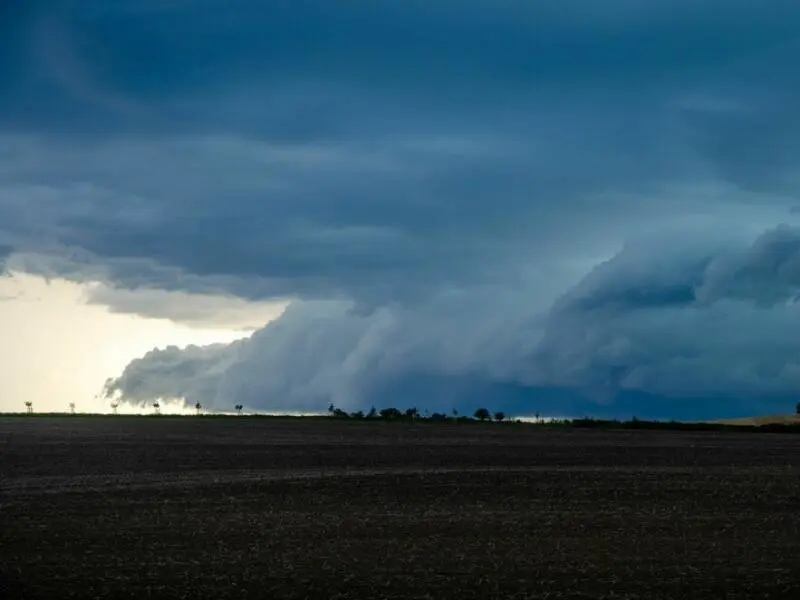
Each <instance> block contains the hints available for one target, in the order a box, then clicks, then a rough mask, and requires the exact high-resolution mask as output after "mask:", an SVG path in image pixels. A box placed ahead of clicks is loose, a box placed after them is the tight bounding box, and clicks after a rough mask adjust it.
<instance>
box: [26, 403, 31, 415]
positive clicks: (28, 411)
mask: <svg viewBox="0 0 800 600" xmlns="http://www.w3.org/2000/svg"><path fill="white" fill-rule="evenodd" d="M25 412H26V413H28V414H29V415H32V414H33V402H31V401H30V400H28V401H27V402H26V403H25Z"/></svg>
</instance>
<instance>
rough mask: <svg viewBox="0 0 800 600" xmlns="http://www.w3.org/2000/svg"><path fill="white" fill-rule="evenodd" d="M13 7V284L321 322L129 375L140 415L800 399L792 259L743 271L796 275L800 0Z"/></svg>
mask: <svg viewBox="0 0 800 600" xmlns="http://www.w3.org/2000/svg"><path fill="white" fill-rule="evenodd" d="M529 5H530V6H529ZM11 6H12V7H16V8H15V9H14V10H12V11H11V12H9V10H8V9H6V12H8V13H9V14H13V16H14V18H13V19H3V20H1V21H2V23H3V25H0V28H3V29H1V30H0V34H6V35H0V39H2V40H3V41H2V44H3V48H4V49H5V50H8V52H4V53H3V57H4V58H3V59H2V62H0V82H3V83H2V84H0V244H5V245H6V246H8V247H9V248H13V250H14V253H15V255H14V256H12V258H11V259H10V262H11V265H12V267H13V266H14V265H17V268H25V269H27V270H30V271H34V272H41V273H54V272H55V273H60V274H62V275H64V276H68V277H71V278H74V279H87V278H94V279H102V280H105V281H107V282H109V283H110V284H113V285H115V286H118V287H120V288H128V289H133V290H136V289H141V288H159V289H166V290H181V291H189V292H213V293H220V292H222V293H229V294H234V295H237V296H240V297H243V298H248V299H253V300H255V299H258V300H262V299H270V298H296V299H302V301H300V300H298V301H297V302H296V304H295V306H294V307H293V308H291V309H290V310H289V311H287V313H286V314H285V315H284V316H283V317H282V318H281V319H280V320H279V321H277V322H276V323H274V324H272V325H270V326H269V327H267V328H266V329H264V330H263V331H261V332H259V333H258V334H256V336H254V337H253V339H251V340H249V341H247V342H243V343H240V344H236V345H234V346H232V347H229V348H213V349H206V350H192V351H188V352H176V351H169V353H167V354H163V353H155V354H152V355H149V356H148V357H145V358H143V359H142V360H141V361H139V362H136V363H133V364H132V365H131V366H130V367H129V369H128V370H127V371H126V373H125V374H124V375H123V377H122V378H121V379H119V380H118V381H117V383H116V386H117V388H119V390H120V391H121V392H122V393H124V394H126V395H127V396H128V397H129V398H131V399H134V400H144V399H146V398H148V397H150V396H153V395H186V396H187V397H191V398H194V397H197V398H202V399H203V400H204V401H206V402H216V403H220V404H223V405H227V404H229V403H230V402H229V398H232V397H234V396H235V397H236V398H241V399H243V400H244V401H245V402H246V403H248V404H250V405H253V406H266V405H275V406H278V405H283V406H286V405H304V406H307V407H310V405H312V404H313V405H314V406H319V405H324V404H325V402H326V400H327V399H330V398H336V399H337V401H340V402H341V403H344V404H347V403H348V402H349V403H350V404H353V403H355V404H363V403H365V402H366V403H371V402H372V401H377V400H373V399H374V398H376V397H383V398H387V397H394V395H396V394H400V393H409V394H411V393H412V390H414V391H413V394H417V395H425V394H426V393H427V394H428V395H433V396H436V397H439V398H448V399H447V400H444V399H442V400H441V402H442V403H452V402H457V401H458V398H462V401H464V402H466V401H467V400H463V399H464V398H465V397H466V391H465V390H467V389H469V390H476V389H484V390H486V393H491V395H492V396H493V397H494V398H495V402H494V403H496V404H502V403H504V402H506V401H505V400H503V398H504V397H506V395H507V397H508V398H513V401H512V400H508V403H510V404H513V405H514V407H515V409H516V408H519V407H518V406H517V405H525V404H527V403H529V401H530V398H532V397H537V398H539V400H537V402H538V403H540V404H542V403H545V404H546V403H547V402H550V404H551V405H552V406H551V409H552V411H553V412H559V410H558V407H559V406H562V405H563V406H562V408H563V410H564V411H566V410H581V409H582V408H583V409H585V406H586V405H583V404H581V402H584V403H586V402H588V403H589V404H588V405H589V406H595V404H596V403H602V406H604V407H605V408H604V409H603V410H606V411H613V410H615V408H614V407H617V409H618V410H626V411H627V410H628V409H629V408H631V407H632V406H634V405H635V403H636V402H638V401H641V402H642V403H643V404H642V407H643V408H642V411H645V410H650V411H651V412H652V413H659V414H669V413H670V412H671V411H672V412H674V413H675V414H676V415H677V416H683V415H684V414H685V413H686V412H687V411H689V408H691V407H699V406H701V405H702V403H700V404H699V403H698V402H697V398H706V399H707V400H706V404H705V406H706V407H712V408H709V409H708V410H717V411H718V412H719V411H720V410H726V408H725V407H726V406H727V407H730V410H734V407H735V410H736V411H740V410H745V411H746V410H756V409H760V407H762V405H763V403H764V402H766V400H765V398H768V397H778V396H781V395H785V394H788V393H790V391H791V389H792V386H795V387H796V384H797V383H798V382H797V381H796V380H794V379H793V377H794V375H793V373H794V370H793V369H794V367H793V365H794V362H793V360H794V359H793V354H792V352H793V346H792V345H791V344H790V343H789V342H788V341H786V340H783V339H782V338H780V339H779V337H780V336H778V333H780V332H781V331H783V330H787V328H788V327H790V326H791V324H792V323H793V319H795V316H794V315H795V312H794V308H793V306H794V305H793V304H791V303H787V300H788V299H789V298H791V297H793V294H794V290H795V287H796V286H797V284H798V282H797V281H795V279H794V275H793V271H792V269H793V267H791V266H784V267H782V268H781V269H777V268H767V263H766V262H764V261H762V262H759V263H758V265H757V266H753V265H752V264H751V263H737V262H736V261H737V260H744V259H741V256H749V257H751V258H750V259H748V260H751V261H754V260H756V259H755V258H752V257H753V256H755V255H758V256H774V255H777V254H780V255H781V256H783V257H784V258H783V259H781V260H784V263H785V264H789V265H791V264H792V263H791V258H786V256H791V255H792V254H791V248H793V246H792V243H793V242H792V240H793V239H794V237H795V236H796V233H795V231H794V230H793V229H791V228H789V229H776V226H777V225H779V224H780V223H781V222H784V221H786V222H791V220H792V219H793V218H794V217H792V216H791V215H790V208H791V207H793V206H795V205H797V201H796V197H795V196H796V192H797V189H798V183H800V182H799V181H798V175H797V173H798V170H797V164H798V162H800V143H798V142H797V141H796V140H798V139H800V137H799V136H798V135H797V134H800V110H798V108H797V107H798V106H800V104H798V100H800V78H799V77H798V75H797V74H796V70H795V69H794V66H793V61H794V57H795V56H797V55H798V51H800V37H798V34H797V31H796V27H795V26H794V24H796V23H797V22H800V6H798V5H797V3H796V2H788V1H787V2H780V1H776V2H773V3H769V7H767V6H765V5H764V4H763V3H760V2H756V1H754V0H753V1H746V0H733V1H728V2H724V3H723V2H715V1H711V0H708V1H705V2H696V1H692V2H689V1H688V0H687V1H685V2H684V1H677V2H676V1H674V0H673V1H671V2H666V1H656V0H653V1H651V2H637V3H632V2H628V1H625V0H613V1H609V2H603V3H598V2H593V1H589V0H572V1H567V2H560V3H557V4H552V3H517V2H510V1H505V0H495V1H493V2H489V1H487V0H469V1H462V2H455V1H451V0H439V1H438V2H424V3H423V2H416V1H413V2H389V1H385V2H376V1H370V2H367V1H366V0H363V1H354V2H348V3H345V4H340V3H330V2H323V1H321V0H303V1H299V0H295V1H293V2H283V1H277V0H276V1H272V2H262V3H252V2H231V1H226V2H222V1H217V0H202V1H197V2H191V3H189V2H182V1H178V0H175V1H170V2H150V1H147V2H144V1H140V2H118V3H113V5H112V4H108V3H104V2H99V1H98V2H82V3H69V2H64V3H61V4H53V3H40V4H36V3H32V4H25V5H23V4H18V5H14V4H13V3H12V4H11ZM23 6H24V8H23ZM759 236H760V237H759ZM757 238H758V240H759V241H758V242H757V246H754V247H752V248H751V247H750V245H749V244H751V243H752V242H753V241H754V240H756V239H757ZM626 242H627V244H628V245H627V246H625V249H623V250H622V251H621V252H620V248H621V247H622V246H623V244H625V243H626ZM630 248H636V250H630ZM754 248H755V249H754ZM787 248H788V250H787ZM759 252H760V253H761V254H758V253H759ZM781 253H783V254H781ZM787 253H788V254H787ZM615 255H616V256H615ZM611 257H614V258H613V260H611V261H610V262H608V263H607V264H605V265H603V266H601V267H598V268H597V269H596V270H594V271H593V272H592V273H591V274H589V275H588V276H587V277H586V278H585V279H584V275H587V273H589V271H591V270H592V267H594V266H595V265H597V264H598V263H601V262H603V261H605V260H607V259H609V258H611ZM775 260H777V259H775ZM787 261H788V262H787ZM767 262H768V261H767ZM737 265H738V266H737ZM125 298H126V300H125V307H126V308H125V309H126V310H132V309H131V295H130V293H129V292H126V293H125ZM96 300H97V301H102V302H105V303H110V304H114V297H113V293H108V292H107V291H106V293H104V294H103V297H102V298H96ZM148 311H152V308H148V303H145V302H143V303H142V307H141V309H140V312H142V313H146V312H148ZM731 315H734V316H733V317H732V316H731ZM730 319H734V320H735V323H736V324H737V325H736V326H734V324H733V323H732V322H731V321H730ZM710 327H720V328H722V329H724V331H721V333H719V336H720V337H719V342H718V343H716V344H712V343H710V340H713V339H715V335H716V334H714V333H713V332H711V331H705V330H704V328H710ZM376 328H377V329H376ZM733 330H735V331H733ZM769 332H774V335H773V334H770V333H769ZM734 333H735V334H736V335H735V337H734V338H731V343H732V344H735V347H736V348H737V350H736V351H735V352H732V351H730V350H725V351H722V350H721V348H722V347H726V344H727V342H726V341H725V336H728V335H733V334H734ZM732 356H735V357H736V361H733V362H732ZM197 361H200V362H197ZM766 363H768V364H766ZM208 364H213V365H214V368H209V367H208ZM197 369H199V370H197ZM196 370H197V372H198V373H200V372H202V373H203V376H202V377H194V376H191V377H187V376H185V375H181V374H182V373H183V374H187V373H188V374H190V375H191V374H192V373H194V372H195V371H196ZM212 374H213V375H212ZM712 381H713V384H712V383H709V382H712ZM411 382H414V383H413V384H412V383H411ZM426 382H427V383H426ZM426 385H427V386H428V387H427V389H428V390H429V391H428V392H425V391H424V388H425V386H426ZM403 390H405V391H403ZM520 390H521V391H520ZM631 394H634V395H633V396H631ZM635 394H645V395H646V394H650V396H641V397H639V396H636V395H635ZM734 396H736V397H737V398H738V399H737V400H733V397H734ZM739 396H741V397H739ZM545 398H550V400H546V399H545ZM637 398H639V400H637ZM680 398H684V400H683V401H681V400H680ZM686 398H691V399H692V401H691V403H690V402H688V401H687V400H685V399H686ZM581 399H583V400H581ZM748 399H749V400H748ZM470 401H471V400H470ZM492 402H493V401H491V400H487V403H492ZM748 402H749V403H750V404H747V403H748ZM514 403H516V404H514ZM720 403H721V405H720ZM741 403H744V404H741ZM648 407H649V408H648ZM595 408H596V406H595ZM598 410H599V409H598ZM700 410H701V409H700V408H696V410H694V412H697V411H700ZM702 410H706V409H702ZM689 412H692V411H689ZM679 413H680V414H679ZM642 414H644V412H642Z"/></svg>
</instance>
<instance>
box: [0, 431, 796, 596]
mask: <svg viewBox="0 0 800 600" xmlns="http://www.w3.org/2000/svg"><path fill="white" fill-rule="evenodd" d="M0 597H2V598H4V599H9V600H13V599H17V598H26V599H27V598H32V599H37V598H47V599H50V598H120V599H122V598H137V599H138V598H213V599H217V598H219V599H224V598H267V599H271V598H274V599H282V598H298V599H299V598H314V599H316V598H319V599H325V598H375V599H379V598H434V599H449V598H452V599H458V600H469V599H472V598H475V599H480V600H491V599H494V598H609V599H611V598H616V599H620V598H631V599H632V598H642V599H648V600H655V599H659V598H708V599H715V600H716V599H719V598H787V599H789V598H792V599H794V598H800V437H798V436H792V435H786V436H783V435H772V434H741V435H740V434H731V433H686V432H656V431H595V430H589V431H581V430H574V429H564V430H558V429H552V428H537V427H533V426H513V425H512V426H506V425H497V424H486V425H467V426H464V425H446V424H442V425H431V424H425V425H411V424H392V423H369V422H336V421H333V420H314V419H283V420H281V419H275V420H271V419H251V418H247V417H241V418H236V417H232V418H202V417H199V418H185V417H184V418H170V417H161V418H152V417H151V418H147V417H144V418H139V419H136V418H118V419H115V418H81V417H65V418H52V419H48V418H30V419H24V418H13V419H0Z"/></svg>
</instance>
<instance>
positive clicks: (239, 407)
mask: <svg viewBox="0 0 800 600" xmlns="http://www.w3.org/2000/svg"><path fill="white" fill-rule="evenodd" d="M233 408H235V409H236V414H237V415H241V414H242V409H243V408H244V405H243V404H237V405H236V406H234V407H233Z"/></svg>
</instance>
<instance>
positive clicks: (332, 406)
mask: <svg viewBox="0 0 800 600" xmlns="http://www.w3.org/2000/svg"><path fill="white" fill-rule="evenodd" d="M334 412H336V407H335V406H334V405H333V402H331V403H330V404H328V414H329V415H331V416H333V413H334Z"/></svg>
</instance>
